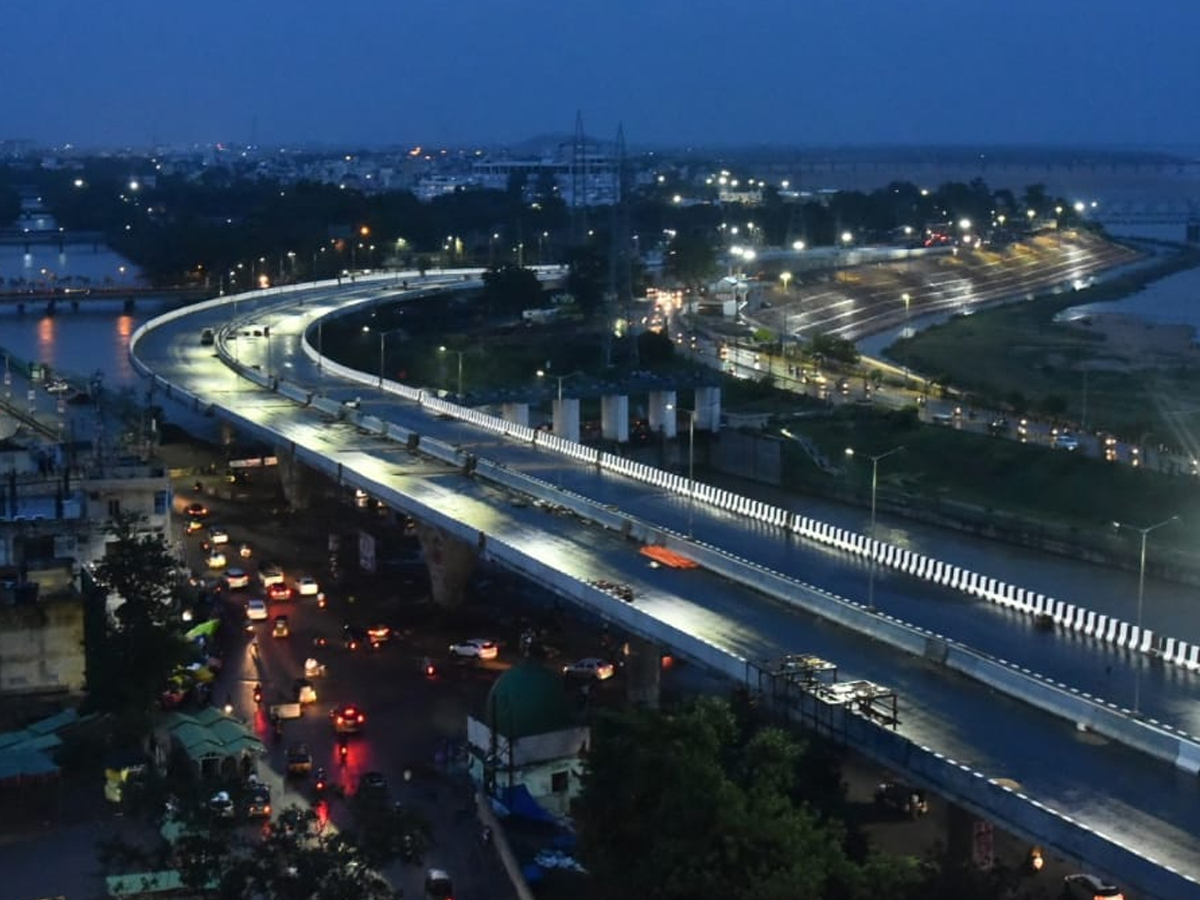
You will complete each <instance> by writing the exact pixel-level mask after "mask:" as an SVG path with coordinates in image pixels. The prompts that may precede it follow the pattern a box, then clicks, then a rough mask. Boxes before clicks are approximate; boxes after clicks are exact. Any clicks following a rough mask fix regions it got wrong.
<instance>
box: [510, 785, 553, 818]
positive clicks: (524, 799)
mask: <svg viewBox="0 0 1200 900" xmlns="http://www.w3.org/2000/svg"><path fill="white" fill-rule="evenodd" d="M499 799H500V803H501V804H503V806H504V808H505V809H506V810H508V812H509V814H510V815H513V816H520V817H521V818H523V819H530V820H532V821H534V822H545V823H547V824H549V825H558V824H559V819H558V816H555V815H551V814H550V813H549V812H547V811H546V809H545V808H544V807H543V806H542V805H541V804H540V803H538V802H537V801H536V800H534V799H533V795H532V794H530V793H529V788H527V787H525V785H523V784H516V785H513V786H512V787H508V788H505V789H504V791H503V792H501V794H500V798H499Z"/></svg>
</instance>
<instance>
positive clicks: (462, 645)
mask: <svg viewBox="0 0 1200 900" xmlns="http://www.w3.org/2000/svg"><path fill="white" fill-rule="evenodd" d="M450 655H451V656H457V657H459V658H461V659H495V658H496V657H497V656H499V655H500V648H499V647H498V646H497V645H496V642H495V641H489V640H487V639H486V638H469V639H467V640H465V641H459V642H458V643H457V644H451V645H450Z"/></svg>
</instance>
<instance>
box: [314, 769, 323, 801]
mask: <svg viewBox="0 0 1200 900" xmlns="http://www.w3.org/2000/svg"><path fill="white" fill-rule="evenodd" d="M313 786H314V788H315V789H316V791H317V797H318V798H319V797H321V795H322V794H324V793H325V788H326V782H325V770H324V769H317V777H316V781H315V782H314V785H313Z"/></svg>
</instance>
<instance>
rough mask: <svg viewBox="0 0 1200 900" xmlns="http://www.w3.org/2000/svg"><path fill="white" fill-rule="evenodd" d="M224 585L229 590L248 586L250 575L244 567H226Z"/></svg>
mask: <svg viewBox="0 0 1200 900" xmlns="http://www.w3.org/2000/svg"><path fill="white" fill-rule="evenodd" d="M225 586H226V587H228V588H229V589H230V590H231V591H236V590H239V589H241V588H247V587H250V576H249V575H247V574H246V571H245V570H244V569H236V568H235V569H228V570H227V571H226V572H225Z"/></svg>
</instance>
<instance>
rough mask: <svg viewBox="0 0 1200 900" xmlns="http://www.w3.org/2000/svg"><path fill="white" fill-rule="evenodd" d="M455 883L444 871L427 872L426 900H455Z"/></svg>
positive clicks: (430, 870) (432, 870)
mask: <svg viewBox="0 0 1200 900" xmlns="http://www.w3.org/2000/svg"><path fill="white" fill-rule="evenodd" d="M453 897H454V883H453V882H452V881H451V880H450V875H449V874H448V873H447V872H446V871H445V870H444V869H429V870H428V871H426V872H425V900H453Z"/></svg>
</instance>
